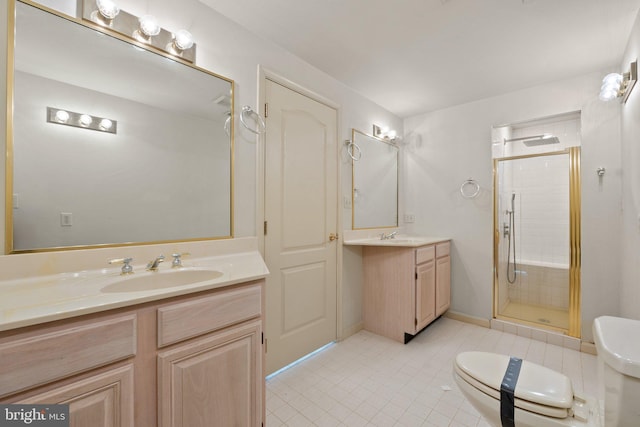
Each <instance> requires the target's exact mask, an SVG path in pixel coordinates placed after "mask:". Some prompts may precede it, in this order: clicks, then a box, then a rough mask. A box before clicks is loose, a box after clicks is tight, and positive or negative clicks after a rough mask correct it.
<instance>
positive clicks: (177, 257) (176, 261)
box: [171, 252, 191, 268]
mask: <svg viewBox="0 0 640 427" xmlns="http://www.w3.org/2000/svg"><path fill="white" fill-rule="evenodd" d="M187 255H191V254H190V253H189V252H183V253H175V254H171V256H172V257H173V261H172V262H171V268H182V257H183V256H187Z"/></svg>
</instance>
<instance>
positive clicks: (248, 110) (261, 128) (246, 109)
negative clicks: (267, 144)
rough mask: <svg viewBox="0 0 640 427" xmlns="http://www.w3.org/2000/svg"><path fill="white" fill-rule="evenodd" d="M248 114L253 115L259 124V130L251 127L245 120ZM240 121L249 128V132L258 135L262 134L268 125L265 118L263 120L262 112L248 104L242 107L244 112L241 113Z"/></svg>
mask: <svg viewBox="0 0 640 427" xmlns="http://www.w3.org/2000/svg"><path fill="white" fill-rule="evenodd" d="M246 116H252V117H253V119H254V120H255V122H256V123H257V124H258V130H253V129H251V127H249V125H248V124H247V122H246V121H245V118H246ZM240 122H241V123H242V125H243V126H244V127H245V128H247V130H248V131H249V132H253V133H255V134H256V135H262V134H263V133H264V131H265V129H266V127H267V126H266V125H265V123H264V120H262V117H260V114H258V113H256V112H255V111H253V108H251V107H249V106H248V105H245V106H244V107H242V112H241V113H240Z"/></svg>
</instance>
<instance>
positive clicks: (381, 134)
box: [373, 125, 398, 142]
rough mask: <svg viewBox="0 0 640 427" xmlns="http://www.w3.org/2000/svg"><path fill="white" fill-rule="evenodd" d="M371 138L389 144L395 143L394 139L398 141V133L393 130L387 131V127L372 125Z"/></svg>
mask: <svg viewBox="0 0 640 427" xmlns="http://www.w3.org/2000/svg"><path fill="white" fill-rule="evenodd" d="M373 136H375V137H376V138H380V139H385V140H387V141H390V142H395V141H396V139H398V133H397V132H396V131H395V130H393V129H389V127H388V126H385V127H380V126H378V125H373Z"/></svg>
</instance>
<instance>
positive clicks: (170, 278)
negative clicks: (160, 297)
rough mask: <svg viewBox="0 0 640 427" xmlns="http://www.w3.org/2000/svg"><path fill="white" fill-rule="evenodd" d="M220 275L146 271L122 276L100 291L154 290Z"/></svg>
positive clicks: (190, 271)
mask: <svg viewBox="0 0 640 427" xmlns="http://www.w3.org/2000/svg"><path fill="white" fill-rule="evenodd" d="M220 276H222V273H221V272H220V271H217V270H169V271H162V272H145V273H143V274H142V275H140V276H136V275H135V274H133V275H131V276H121V277H120V279H119V280H118V281H116V282H114V283H111V284H109V285H107V286H104V287H103V288H102V289H100V291H101V292H105V293H114V292H141V291H152V290H155V289H164V288H173V287H177V286H186V285H191V284H194V283H199V282H204V281H207V280H214V279H217V278H218V277H220Z"/></svg>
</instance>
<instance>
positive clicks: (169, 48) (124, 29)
mask: <svg viewBox="0 0 640 427" xmlns="http://www.w3.org/2000/svg"><path fill="white" fill-rule="evenodd" d="M82 18H83V19H84V20H86V21H90V22H93V23H94V24H98V25H100V26H101V27H103V28H108V29H110V30H112V31H115V32H117V33H118V34H120V35H122V36H125V37H127V38H128V39H132V40H135V41H137V42H140V43H144V44H145V45H150V46H153V47H155V48H156V49H160V50H161V51H163V52H166V53H169V54H170V55H173V56H176V57H178V58H181V59H184V60H186V61H189V62H195V60H196V44H195V43H194V41H193V36H192V35H191V33H190V32H188V31H187V30H179V31H177V32H176V33H175V34H174V33H172V32H171V31H167V30H165V29H164V28H162V27H161V26H160V24H159V22H158V20H157V19H156V18H155V17H154V16H152V15H143V16H141V17H137V16H135V15H132V14H130V13H128V12H126V11H124V10H122V9H120V8H119V7H118V6H117V4H116V3H115V2H114V1H113V0H83V1H82Z"/></svg>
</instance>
